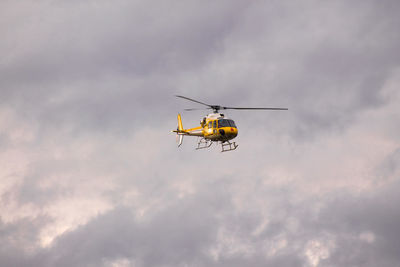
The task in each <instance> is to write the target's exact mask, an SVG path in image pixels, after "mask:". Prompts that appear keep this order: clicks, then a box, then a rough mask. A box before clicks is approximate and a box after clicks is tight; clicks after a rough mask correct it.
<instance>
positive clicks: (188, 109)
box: [184, 108, 211, 111]
mask: <svg viewBox="0 0 400 267" xmlns="http://www.w3.org/2000/svg"><path fill="white" fill-rule="evenodd" d="M206 109H211V108H185V109H184V111H192V110H206Z"/></svg>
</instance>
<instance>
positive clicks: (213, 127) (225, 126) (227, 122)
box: [200, 113, 238, 142]
mask: <svg viewBox="0 0 400 267" xmlns="http://www.w3.org/2000/svg"><path fill="white" fill-rule="evenodd" d="M200 125H201V127H202V133H203V137H204V138H205V139H209V140H211V141H221V142H224V141H228V140H231V139H233V138H235V137H236V136H237V135H238V129H237V127H236V124H235V122H234V121H233V120H231V119H228V118H226V117H225V116H224V114H220V113H213V114H209V115H208V116H207V117H205V118H204V119H203V120H202V121H201V123H200Z"/></svg>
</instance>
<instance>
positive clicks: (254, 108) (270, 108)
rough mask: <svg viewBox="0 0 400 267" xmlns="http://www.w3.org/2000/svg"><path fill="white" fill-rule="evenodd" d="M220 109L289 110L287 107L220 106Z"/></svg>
mask: <svg viewBox="0 0 400 267" xmlns="http://www.w3.org/2000/svg"><path fill="white" fill-rule="evenodd" d="M221 109H238V110H289V109H288V108H235V107H221Z"/></svg>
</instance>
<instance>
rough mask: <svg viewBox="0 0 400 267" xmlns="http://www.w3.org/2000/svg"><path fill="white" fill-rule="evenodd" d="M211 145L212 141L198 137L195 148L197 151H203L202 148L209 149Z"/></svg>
mask: <svg viewBox="0 0 400 267" xmlns="http://www.w3.org/2000/svg"><path fill="white" fill-rule="evenodd" d="M211 145H212V141H211V140H208V139H205V138H204V137H199V140H198V141H197V148H196V150H198V149H204V148H209V147H210V146H211Z"/></svg>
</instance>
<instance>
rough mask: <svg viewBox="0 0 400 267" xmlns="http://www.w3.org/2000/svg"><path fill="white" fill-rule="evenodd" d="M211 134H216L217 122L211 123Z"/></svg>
mask: <svg viewBox="0 0 400 267" xmlns="http://www.w3.org/2000/svg"><path fill="white" fill-rule="evenodd" d="M213 128H214V129H213V133H214V134H216V133H217V121H214V122H213Z"/></svg>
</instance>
